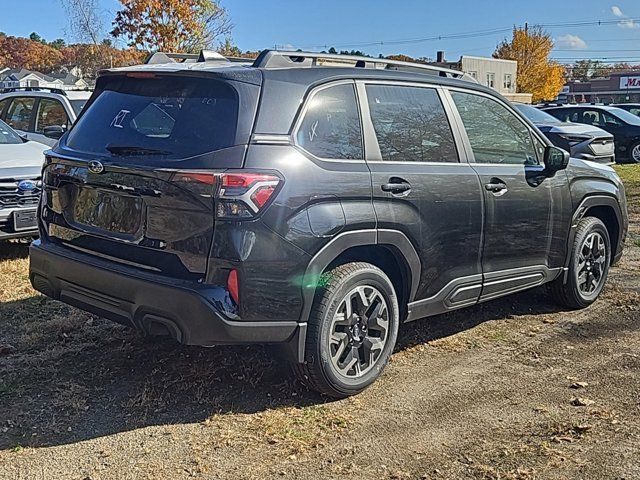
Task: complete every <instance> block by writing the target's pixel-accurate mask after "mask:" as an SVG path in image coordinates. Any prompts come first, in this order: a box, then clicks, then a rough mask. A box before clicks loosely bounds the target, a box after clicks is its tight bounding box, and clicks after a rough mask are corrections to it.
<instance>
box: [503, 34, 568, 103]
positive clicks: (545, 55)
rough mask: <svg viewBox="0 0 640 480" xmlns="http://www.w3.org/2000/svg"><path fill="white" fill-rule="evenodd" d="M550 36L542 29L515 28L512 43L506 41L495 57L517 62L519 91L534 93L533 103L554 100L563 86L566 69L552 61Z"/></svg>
mask: <svg viewBox="0 0 640 480" xmlns="http://www.w3.org/2000/svg"><path fill="white" fill-rule="evenodd" d="M552 49H553V40H552V39H551V36H550V35H549V34H548V33H547V32H545V31H544V30H543V29H542V28H541V27H537V26H536V27H531V28H527V27H525V28H514V29H513V37H512V39H511V40H510V41H507V40H505V41H503V42H502V43H501V44H499V45H498V47H497V48H496V51H495V52H494V53H493V57H494V58H502V59H506V60H516V61H517V62H518V82H517V90H518V92H522V93H531V94H532V95H533V102H540V101H544V100H553V99H554V98H556V97H557V96H558V93H560V90H562V86H563V85H564V67H563V66H562V65H560V64H558V63H556V62H553V61H551V60H550V59H549V55H550V54H551V50H552Z"/></svg>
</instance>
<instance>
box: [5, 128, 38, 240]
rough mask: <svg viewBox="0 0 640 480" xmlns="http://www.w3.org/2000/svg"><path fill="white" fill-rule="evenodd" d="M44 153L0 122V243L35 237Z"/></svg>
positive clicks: (35, 143) (36, 145)
mask: <svg viewBox="0 0 640 480" xmlns="http://www.w3.org/2000/svg"><path fill="white" fill-rule="evenodd" d="M47 149H48V147H47V146H46V145H43V144H42V143H38V142H32V141H30V140H26V139H24V138H22V137H21V136H20V135H18V133H17V132H16V131H15V130H13V129H12V128H11V127H9V126H8V125H7V124H6V123H4V122H3V121H2V120H0V241H1V240H10V239H14V238H23V237H32V236H35V235H37V234H38V227H37V223H36V218H37V215H36V211H37V209H38V201H39V199H40V191H41V190H42V182H41V180H40V176H41V174H42V164H43V162H44V151H45V150H47Z"/></svg>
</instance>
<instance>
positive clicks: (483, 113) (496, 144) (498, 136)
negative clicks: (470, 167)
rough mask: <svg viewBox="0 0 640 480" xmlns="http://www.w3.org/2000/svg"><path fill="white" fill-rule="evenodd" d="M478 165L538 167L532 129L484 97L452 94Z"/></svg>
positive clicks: (505, 109) (503, 107)
mask: <svg viewBox="0 0 640 480" xmlns="http://www.w3.org/2000/svg"><path fill="white" fill-rule="evenodd" d="M451 96H452V97H453V101H454V102H455V104H456V107H457V108H458V112H460V117H461V118H462V123H463V124H464V128H465V130H466V131H467V135H468V137H469V143H471V149H472V150H473V156H474V158H475V161H476V162H478V163H499V164H511V165H537V164H538V163H539V162H538V156H537V154H536V149H535V148H534V146H533V141H532V140H531V133H530V132H529V128H528V127H527V126H526V125H525V124H524V123H523V122H522V121H521V120H520V119H519V118H518V117H516V115H514V114H513V113H512V112H511V111H509V110H508V109H507V108H506V107H505V106H504V105H502V104H501V103H499V102H497V101H495V100H493V99H491V98H488V97H484V96H481V95H474V94H470V93H461V92H452V93H451Z"/></svg>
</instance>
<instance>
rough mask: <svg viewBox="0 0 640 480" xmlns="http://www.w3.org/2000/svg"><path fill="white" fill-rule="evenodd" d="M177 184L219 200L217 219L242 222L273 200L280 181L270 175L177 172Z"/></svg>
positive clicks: (175, 179)
mask: <svg viewBox="0 0 640 480" xmlns="http://www.w3.org/2000/svg"><path fill="white" fill-rule="evenodd" d="M174 181H175V182H176V183H179V184H181V185H183V186H185V187H186V188H188V189H189V190H191V191H194V192H197V193H199V194H200V195H202V196H207V195H206V193H207V192H209V194H210V195H211V194H213V195H214V196H215V197H216V218H221V219H233V220H243V219H251V218H253V217H254V216H256V215H257V214H258V213H259V212H260V211H261V210H262V209H263V208H264V207H265V206H266V205H267V203H269V200H270V199H271V198H272V197H273V194H274V193H275V191H276V190H277V188H278V185H279V184H280V178H278V177H277V176H275V175H273V174H269V173H256V172H234V173H213V172H202V171H195V170H181V171H179V172H176V174H175V177H174Z"/></svg>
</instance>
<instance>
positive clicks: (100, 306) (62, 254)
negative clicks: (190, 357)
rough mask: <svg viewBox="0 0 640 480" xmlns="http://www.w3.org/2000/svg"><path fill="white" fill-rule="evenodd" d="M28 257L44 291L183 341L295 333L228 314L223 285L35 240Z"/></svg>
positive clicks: (293, 325) (252, 339)
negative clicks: (174, 277)
mask: <svg viewBox="0 0 640 480" xmlns="http://www.w3.org/2000/svg"><path fill="white" fill-rule="evenodd" d="M30 260H31V264H30V269H29V278H30V280H31V283H32V285H33V286H34V288H35V289H36V290H38V291H40V292H42V293H43V294H45V295H47V296H49V297H51V298H54V299H56V300H60V301H62V302H65V303H67V304H69V305H73V306H75V307H78V308H80V309H82V310H85V311H87V312H91V313H94V314H96V315H100V316H102V317H105V318H108V319H110V320H113V321H116V322H118V323H122V324H125V325H130V326H132V327H134V328H137V329H139V330H142V331H143V332H145V333H147V334H152V335H155V334H160V335H170V336H172V337H173V338H175V339H176V340H178V341H179V342H181V343H184V344H187V345H201V346H212V345H220V344H245V343H282V342H288V341H289V340H295V339H296V337H297V333H299V329H300V326H299V324H298V323H297V322H294V321H283V322H275V321H265V322H259V321H254V322H243V321H242V320H240V319H238V318H236V319H233V318H229V316H228V315H227V314H226V313H225V312H226V310H225V305H224V302H225V301H227V293H226V290H225V289H223V288H222V287H217V286H212V285H201V284H193V283H186V282H176V281H173V282H171V283H169V280H167V279H164V278H162V279H158V278H155V277H156V276H155V275H148V274H144V275H133V274H132V272H129V271H128V270H127V269H126V268H124V267H123V268H120V266H119V265H117V264H113V263H112V262H106V261H103V260H100V259H94V258H92V257H90V256H88V255H84V254H76V253H75V252H73V251H70V250H68V249H66V248H62V247H60V246H57V245H55V244H51V243H46V244H43V243H41V242H40V241H36V242H34V243H33V244H32V245H31V248H30Z"/></svg>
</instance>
